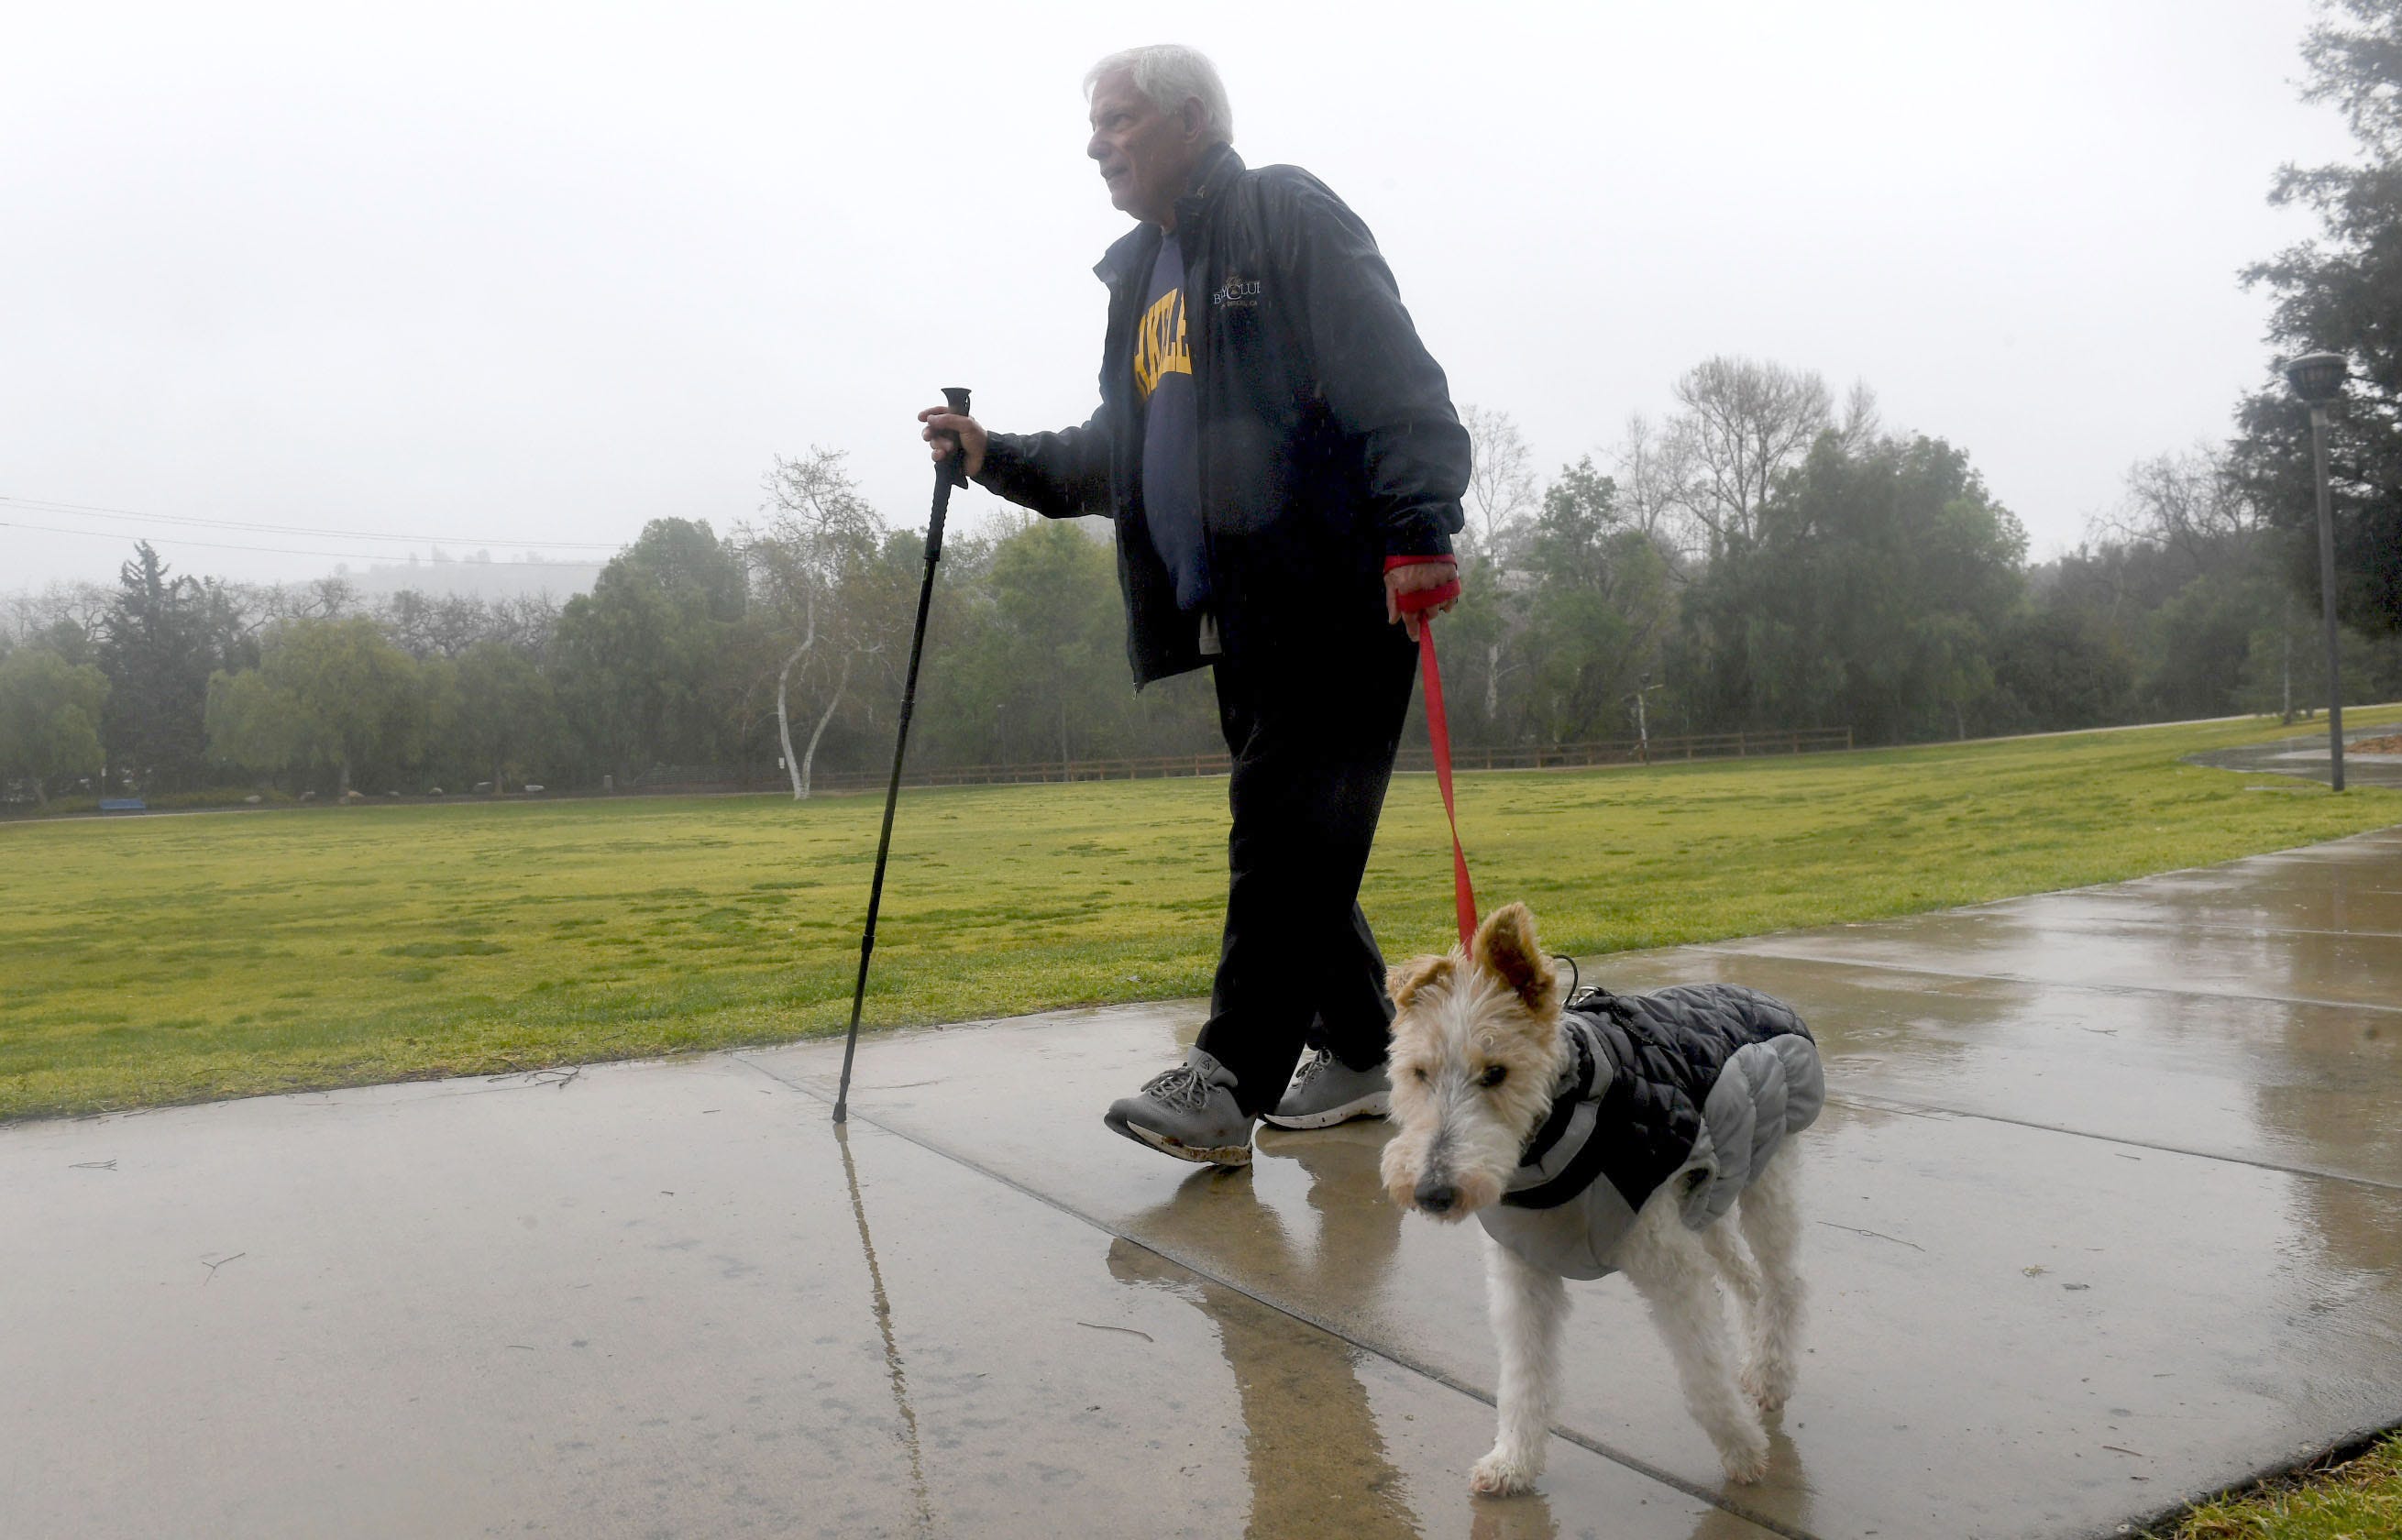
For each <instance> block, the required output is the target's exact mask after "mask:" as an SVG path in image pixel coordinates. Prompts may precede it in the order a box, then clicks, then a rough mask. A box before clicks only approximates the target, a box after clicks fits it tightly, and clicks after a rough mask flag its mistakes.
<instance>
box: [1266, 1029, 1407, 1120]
mask: <svg viewBox="0 0 2402 1540" xmlns="http://www.w3.org/2000/svg"><path fill="white" fill-rule="evenodd" d="M1392 1109H1393V1078H1392V1077H1391V1076H1390V1075H1388V1074H1387V1073H1386V1072H1385V1066H1383V1065H1378V1066H1376V1067H1375V1068H1374V1069H1354V1068H1352V1067H1351V1066H1349V1065H1347V1064H1345V1063H1344V1062H1343V1061H1342V1060H1340V1059H1338V1058H1336V1057H1335V1056H1334V1055H1333V1054H1332V1053H1331V1052H1328V1051H1327V1050H1325V1049H1322V1048H1321V1049H1319V1050H1318V1052H1316V1053H1314V1054H1312V1055H1311V1056H1310V1057H1309V1058H1307V1059H1305V1060H1304V1061H1302V1066H1301V1073H1300V1074H1298V1075H1295V1076H1294V1077H1293V1078H1292V1088H1291V1090H1289V1091H1287V1092H1286V1093H1284V1100H1282V1101H1280V1102H1278V1103H1277V1107H1276V1110H1275V1111H1274V1112H1271V1113H1268V1114H1266V1117H1267V1121H1269V1122H1272V1123H1274V1124H1276V1125H1277V1127H1278V1128H1332V1127H1333V1126H1334V1125H1335V1124H1336V1123H1346V1122H1349V1121H1351V1120H1352V1119H1354V1118H1381V1117H1383V1116H1385V1114H1387V1112H1390V1111H1391V1110H1392Z"/></svg>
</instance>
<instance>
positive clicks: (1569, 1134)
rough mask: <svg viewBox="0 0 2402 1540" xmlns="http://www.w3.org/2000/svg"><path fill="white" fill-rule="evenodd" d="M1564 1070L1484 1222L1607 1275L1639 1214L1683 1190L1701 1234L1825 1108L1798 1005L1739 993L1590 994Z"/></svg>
mask: <svg viewBox="0 0 2402 1540" xmlns="http://www.w3.org/2000/svg"><path fill="white" fill-rule="evenodd" d="M1560 1019H1561V1024H1562V1028H1563V1030H1565V1031H1566V1032H1567V1035H1568V1042H1569V1048H1570V1050H1571V1052H1570V1054H1569V1061H1568V1066H1567V1069H1566V1070H1564V1071H1563V1072H1562V1074H1561V1077H1560V1080H1559V1083H1558V1084H1557V1085H1556V1086H1555V1087H1554V1088H1553V1098H1552V1108H1551V1112H1550V1113H1549V1115H1548V1116H1546V1117H1545V1119H1544V1120H1543V1122H1542V1125H1541V1126H1540V1127H1539V1128H1538V1129H1536V1131H1535V1134H1534V1136H1533V1137H1532V1138H1531V1139H1529V1140H1528V1141H1527V1144H1526V1148H1525V1152H1524V1153H1523V1154H1522V1155H1521V1156H1520V1159H1519V1165H1518V1169H1517V1172H1516V1173H1515V1174H1514V1175H1513V1176H1512V1178H1511V1181H1510V1186H1509V1189H1508V1190H1507V1191H1506V1192H1505V1193H1504V1194H1503V1195H1502V1199H1501V1202H1500V1203H1499V1204H1498V1205H1497V1206H1494V1207H1490V1208H1485V1209H1482V1210H1480V1211H1479V1212H1478V1214H1477V1217H1478V1218H1480V1219H1482V1220H1483V1221H1484V1228H1485V1231H1487V1232H1488V1233H1490V1234H1491V1235H1492V1237H1493V1238H1494V1239H1495V1240H1497V1241H1498V1242H1500V1243H1501V1244H1503V1245H1505V1246H1508V1247H1509V1248H1510V1249H1511V1250H1512V1251H1514V1252H1516V1253H1517V1254H1518V1255H1519V1256H1520V1257H1522V1258H1525V1260H1526V1261H1527V1262H1528V1263H1529V1264H1531V1265H1532V1266H1535V1267H1539V1268H1541V1269H1542V1270H1543V1271H1545V1272H1555V1273H1558V1274H1559V1275H1560V1276H1562V1277H1566V1278H1598V1277H1600V1276H1601V1275H1602V1274H1604V1273H1606V1272H1609V1271H1610V1263H1609V1257H1610V1254H1611V1253H1612V1252H1613V1251H1614V1250H1615V1249H1616V1248H1617V1245H1618V1243H1619V1240H1620V1238H1621V1237H1622V1236H1623V1235H1624V1234H1625V1233H1626V1230H1627V1227H1628V1226H1630V1225H1632V1224H1633V1223H1634V1222H1635V1214H1636V1210H1637V1209H1639V1208H1641V1207H1642V1206H1643V1204H1644V1202H1645V1201H1646V1200H1647V1199H1649V1198H1650V1196H1651V1194H1652V1193H1653V1192H1654V1191H1656V1190H1658V1189H1659V1188H1660V1187H1661V1185H1662V1184H1663V1183H1665V1182H1670V1181H1675V1182H1677V1183H1678V1184H1679V1185H1680V1187H1681V1192H1682V1195H1681V1197H1680V1199H1679V1206H1680V1207H1681V1209H1682V1211H1683V1217H1684V1220H1685V1223H1686V1224H1687V1225H1689V1226H1691V1228H1693V1229H1695V1230H1700V1229H1703V1228H1705V1226H1708V1225H1710V1224H1712V1223H1714V1222H1716V1221H1717V1220H1718V1219H1719V1218H1721V1217H1724V1216H1725V1214H1726V1213H1727V1211H1728V1210H1729V1209H1730V1208H1732V1207H1733V1205H1734V1201H1735V1199H1736V1198H1737V1197H1739V1196H1741V1195H1742V1192H1743V1189H1745V1188H1746V1187H1748V1186H1750V1185H1751V1183H1752V1181H1753V1180H1754V1179H1755V1178H1757V1177H1758V1176H1759V1175H1760V1171H1761V1170H1762V1169H1763V1168H1764V1167H1766V1165H1767V1164H1768V1158H1769V1157H1770V1156H1772V1155H1774V1154H1775V1153H1776V1149H1777V1147H1778V1146H1779V1145H1781V1144H1783V1143H1784V1141H1785V1136H1786V1135H1787V1134H1792V1133H1794V1132H1796V1131H1798V1130H1800V1129H1802V1128H1806V1127H1808V1126H1809V1125H1810V1123H1811V1122H1812V1121H1814V1120H1815V1118H1816V1117H1817V1116H1818V1109H1819V1108H1820V1107H1823V1106H1824V1105H1826V1100H1827V1081H1826V1076H1825V1074H1824V1072H1823V1071H1822V1070H1821V1069H1820V1068H1819V1065H1818V1045H1817V1042H1816V1040H1815V1039H1814V1038H1812V1037H1811V1036H1810V1029H1809V1028H1808V1027H1806V1026H1804V1025H1802V1018H1801V1017H1800V1016H1797V1015H1795V1014H1794V1013H1793V1010H1792V1008H1791V1007H1789V1006H1788V1005H1786V1004H1785V1003H1784V1002H1783V1001H1781V1000H1778V999H1776V998H1775V997H1773V996H1768V995H1763V994H1761V993H1760V991H1759V990H1756V989H1745V988H1743V987H1741V986H1739V985H1736V984H1724V983H1699V984H1678V985H1677V986H1675V987H1674V988H1669V989H1662V990H1657V991H1654V992H1653V993H1651V994H1649V995H1611V994H1609V993H1608V992H1606V991H1603V990H1598V989H1595V990H1589V991H1587V992H1586V993H1584V994H1582V995H1580V996H1578V997H1576V998H1575V999H1573V1000H1571V1001H1569V1002H1568V1006H1567V1011H1566V1012H1565V1013H1564V1014H1563V1015H1562V1016H1561V1018H1560Z"/></svg>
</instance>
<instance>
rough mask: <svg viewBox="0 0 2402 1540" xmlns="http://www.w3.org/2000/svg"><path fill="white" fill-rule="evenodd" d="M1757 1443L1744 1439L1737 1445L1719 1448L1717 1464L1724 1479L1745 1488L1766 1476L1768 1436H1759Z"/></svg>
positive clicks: (1722, 1445)
mask: <svg viewBox="0 0 2402 1540" xmlns="http://www.w3.org/2000/svg"><path fill="white" fill-rule="evenodd" d="M1757 1437H1758V1442H1756V1443H1755V1442H1753V1441H1752V1440H1751V1439H1749V1438H1746V1439H1745V1440H1744V1441H1743V1442H1742V1443H1739V1444H1721V1445H1719V1466H1720V1467H1721V1468H1723V1469H1724V1470H1725V1471H1726V1478H1727V1479H1728V1480H1730V1481H1732V1482H1733V1483H1734V1484H1735V1485H1737V1486H1739V1487H1747V1486H1749V1485H1751V1483H1753V1482H1754V1481H1757V1480H1759V1479H1760V1478H1761V1477H1763V1476H1765V1475H1767V1474H1768V1436H1767V1435H1766V1434H1764V1433H1763V1434H1760V1435H1758V1436H1757Z"/></svg>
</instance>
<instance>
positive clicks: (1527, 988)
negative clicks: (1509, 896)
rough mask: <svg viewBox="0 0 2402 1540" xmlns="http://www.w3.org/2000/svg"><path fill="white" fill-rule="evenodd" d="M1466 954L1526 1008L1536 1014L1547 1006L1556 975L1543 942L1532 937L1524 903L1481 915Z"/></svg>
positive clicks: (1530, 919) (1531, 921) (1532, 920)
mask: <svg viewBox="0 0 2402 1540" xmlns="http://www.w3.org/2000/svg"><path fill="white" fill-rule="evenodd" d="M1470 956H1473V957H1474V958H1475V959H1476V963H1477V966H1478V967H1480V968H1483V969H1487V970H1489V971H1491V972H1492V973H1494V974H1496V975H1498V977H1499V978H1500V979H1501V981H1502V982H1503V983H1506V984H1508V985H1509V986H1510V988H1511V989H1512V991H1513V992H1514V993H1515V994H1516V995H1517V997H1518V998H1520V999H1522V1000H1524V1001H1525V1002H1526V1009H1527V1010H1529V1011H1536V1012H1542V1011H1548V1010H1549V1009H1550V1007H1551V1003H1552V991H1553V988H1554V987H1556V986H1557V984H1558V983H1559V977H1558V975H1557V974H1556V973H1554V972H1553V970H1552V960H1551V959H1550V958H1549V957H1546V956H1543V943H1542V942H1540V941H1539V940H1537V939H1536V936H1535V916H1534V915H1532V914H1528V913H1526V906H1525V904H1523V903H1513V904H1508V905H1505V906H1504V907H1502V908H1499V909H1497V910H1495V911H1494V912H1493V913H1492V914H1489V915H1487V916H1485V920H1484V924H1483V925H1481V926H1479V927H1477V928H1476V944H1475V946H1474V947H1473V948H1472V949H1471V951H1470Z"/></svg>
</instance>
